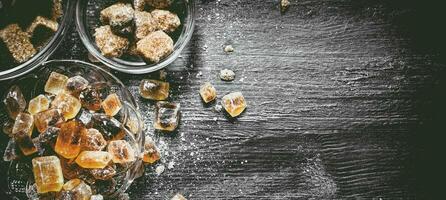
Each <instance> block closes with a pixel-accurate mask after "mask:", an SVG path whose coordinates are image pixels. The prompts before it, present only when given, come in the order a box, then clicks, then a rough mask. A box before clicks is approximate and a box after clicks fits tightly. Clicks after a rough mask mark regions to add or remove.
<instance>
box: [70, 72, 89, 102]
mask: <svg viewBox="0 0 446 200" xmlns="http://www.w3.org/2000/svg"><path fill="white" fill-rule="evenodd" d="M88 84H89V83H88V81H87V79H85V78H83V77H82V76H73V77H71V78H69V79H68V80H67V84H66V85H65V91H66V92H67V93H68V94H71V95H73V96H75V97H77V96H79V93H80V92H81V91H82V90H84V89H85V88H87V86H88Z"/></svg>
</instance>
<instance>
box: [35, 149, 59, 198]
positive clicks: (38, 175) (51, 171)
mask: <svg viewBox="0 0 446 200" xmlns="http://www.w3.org/2000/svg"><path fill="white" fill-rule="evenodd" d="M32 164H33V172H34V179H35V181H36V185H37V192H38V193H47V192H58V191H60V190H61V189H62V186H63V184H64V179H63V175H62V168H61V166H60V160H59V158H57V157H56V156H44V157H37V158H34V159H33V160H32Z"/></svg>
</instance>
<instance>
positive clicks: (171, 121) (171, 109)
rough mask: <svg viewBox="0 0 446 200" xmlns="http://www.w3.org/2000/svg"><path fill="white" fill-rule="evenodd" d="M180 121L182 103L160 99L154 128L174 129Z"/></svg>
mask: <svg viewBox="0 0 446 200" xmlns="http://www.w3.org/2000/svg"><path fill="white" fill-rule="evenodd" d="M179 122H180V104H177V103H170V102H166V101H160V102H157V103H156V110H155V122H154V123H153V124H154V128H155V129H157V130H162V131H174V130H175V129H176V128H177V127H178V124H179Z"/></svg>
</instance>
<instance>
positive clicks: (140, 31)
mask: <svg viewBox="0 0 446 200" xmlns="http://www.w3.org/2000/svg"><path fill="white" fill-rule="evenodd" d="M135 27H136V30H135V38H136V39H137V40H140V39H142V38H144V37H146V36H147V35H149V33H152V32H154V31H156V29H157V28H158V21H157V20H156V19H155V18H154V17H153V16H152V14H150V12H145V11H135Z"/></svg>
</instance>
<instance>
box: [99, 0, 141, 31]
mask: <svg viewBox="0 0 446 200" xmlns="http://www.w3.org/2000/svg"><path fill="white" fill-rule="evenodd" d="M133 17H134V10H133V8H132V5H131V4H129V3H116V4H113V5H111V6H109V7H107V8H105V9H104V10H102V11H101V22H102V23H103V24H109V25H110V27H111V29H112V31H113V32H114V33H116V34H122V35H127V34H130V33H131V32H132V30H133Z"/></svg>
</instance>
